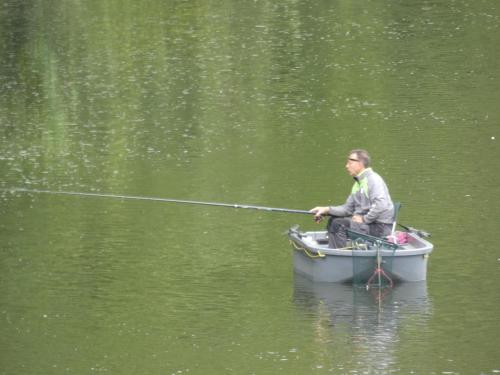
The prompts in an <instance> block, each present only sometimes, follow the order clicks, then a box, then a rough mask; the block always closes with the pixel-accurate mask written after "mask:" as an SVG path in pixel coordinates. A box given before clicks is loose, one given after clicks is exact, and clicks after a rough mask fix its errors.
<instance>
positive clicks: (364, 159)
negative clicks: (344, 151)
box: [349, 148, 372, 168]
mask: <svg viewBox="0 0 500 375" xmlns="http://www.w3.org/2000/svg"><path fill="white" fill-rule="evenodd" d="M352 154H356V157H357V158H358V159H359V161H360V162H361V163H362V164H363V165H364V166H365V168H368V167H369V166H370V165H371V163H372V159H371V157H370V154H369V153H368V151H366V150H363V149H361V148H358V149H355V150H351V152H349V155H352Z"/></svg>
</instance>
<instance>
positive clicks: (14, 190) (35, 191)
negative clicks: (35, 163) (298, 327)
mask: <svg viewBox="0 0 500 375" xmlns="http://www.w3.org/2000/svg"><path fill="white" fill-rule="evenodd" d="M0 190H2V191H9V192H11V193H33V194H53V195H76V196H84V197H99V198H115V199H129V200H140V201H155V202H167V203H182V204H193V205H205V206H216V207H228V208H243V209H251V210H262V211H272V212H284V213H291V214H307V215H313V213H312V212H309V211H306V210H293V209H289V208H277V207H264V206H251V205H247V204H229V203H218V202H203V201H191V200H186V199H170V198H155V197H141V196H134V195H119V194H106V193H87V192H78V191H62V190H41V189H24V188H12V189H0Z"/></svg>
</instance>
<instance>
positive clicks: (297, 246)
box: [290, 240, 325, 259]
mask: <svg viewBox="0 0 500 375" xmlns="http://www.w3.org/2000/svg"><path fill="white" fill-rule="evenodd" d="M290 243H291V244H292V246H293V247H294V249H295V250H299V251H303V252H304V253H305V254H306V255H307V256H308V257H309V258H312V259H316V258H324V257H325V254H323V253H321V252H319V251H318V255H314V254H313V253H311V252H310V251H309V250H307V249H306V248H305V247H302V246H299V245H297V244H296V243H295V242H294V241H292V240H290Z"/></svg>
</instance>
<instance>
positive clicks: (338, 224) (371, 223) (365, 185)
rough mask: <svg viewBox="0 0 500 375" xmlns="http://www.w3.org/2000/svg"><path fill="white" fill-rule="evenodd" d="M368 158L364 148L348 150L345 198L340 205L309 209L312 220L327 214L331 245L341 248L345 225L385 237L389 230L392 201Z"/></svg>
mask: <svg viewBox="0 0 500 375" xmlns="http://www.w3.org/2000/svg"><path fill="white" fill-rule="evenodd" d="M370 164H371V158H370V155H369V154H368V152H367V151H366V150H362V149H356V150H352V151H351V152H350V153H349V156H348V158H347V163H346V165H345V167H346V169H347V172H348V173H349V174H350V175H351V176H352V177H353V178H354V185H353V187H352V190H351V194H350V195H349V197H348V198H347V201H346V202H345V203H344V204H343V205H341V206H329V207H315V208H313V209H312V210H311V212H312V213H314V216H315V219H316V221H320V220H321V219H322V217H323V216H326V215H329V216H330V219H329V220H328V225H327V230H328V242H329V246H330V247H332V248H337V249H338V248H343V247H345V245H346V242H347V233H346V230H345V229H346V228H350V229H352V230H354V231H357V232H361V233H365V234H369V235H372V236H375V237H385V236H387V235H389V234H390V233H391V229H392V221H393V217H394V205H393V203H392V200H391V196H390V195H389V189H388V188H387V185H386V184H385V182H384V180H383V179H382V177H380V175H378V174H377V173H375V172H374V171H373V170H372V168H370Z"/></svg>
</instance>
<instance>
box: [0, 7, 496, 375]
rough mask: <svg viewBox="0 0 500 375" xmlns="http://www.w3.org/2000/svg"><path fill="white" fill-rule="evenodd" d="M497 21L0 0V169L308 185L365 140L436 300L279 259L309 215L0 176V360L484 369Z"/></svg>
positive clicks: (289, 188)
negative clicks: (417, 247)
mask: <svg viewBox="0 0 500 375" xmlns="http://www.w3.org/2000/svg"><path fill="white" fill-rule="evenodd" d="M499 25H500V22H499V11H498V9H497V5H496V3H495V2H492V1H479V2H469V1H465V0H464V1H454V2H451V3H450V2H444V1H433V2H418V1H417V2H412V3H411V4H410V3H407V2H391V3H387V4H379V3H376V2H359V1H355V2H349V3H343V2H330V3H322V4H316V3H313V2H308V1H306V2H303V1H302V2H298V1H291V0H290V1H285V2H280V3H279V4H275V3H273V2H269V1H257V2H246V3H236V2H218V1H209V2H183V1H167V2H147V3H131V2H113V1H106V2H93V1H91V2H79V1H67V2H62V3H60V2H50V1H41V2H29V1H25V2H22V3H19V2H13V1H8V2H5V3H4V4H3V5H2V9H1V11H0V31H1V32H0V41H1V43H0V51H1V53H0V59H1V61H0V62H1V64H0V171H1V174H2V181H1V183H0V185H1V186H2V187H11V186H25V187H30V186H34V187H38V188H49V189H66V190H80V191H102V192H109V193H117V194H134V195H145V196H148V195H149V196H160V197H168V198H179V199H197V200H208V201H220V202H228V203H247V204H258V205H265V206H273V207H290V208H297V209H307V208H310V207H313V206H315V205H316V204H318V203H322V202H324V203H327V202H335V203H337V202H341V201H342V200H343V199H344V197H345V195H346V194H347V193H348V190H349V187H350V182H349V178H348V176H346V174H345V172H344V170H343V163H344V158H345V154H346V152H347V151H348V150H349V149H351V148H354V147H359V146H363V147H366V148H367V149H369V150H370V151H371V152H372V154H373V156H374V160H375V169H376V170H378V171H379V172H380V173H381V174H383V175H384V177H385V178H386V180H387V181H388V183H389V186H390V188H391V193H392V196H393V197H394V198H395V199H397V200H401V201H402V202H403V204H404V206H403V210H402V212H401V220H402V222H403V223H405V224H409V225H414V226H417V227H419V226H421V227H424V228H425V229H427V230H429V231H431V232H433V233H434V240H433V241H434V243H435V246H436V250H435V252H434V253H433V255H432V258H431V261H430V267H429V278H430V279H429V281H428V288H429V294H430V295H431V296H432V304H431V303H430V302H431V299H430V297H429V296H427V290H425V291H426V292H425V293H424V295H421V296H420V297H418V296H417V297H416V298H415V299H413V300H408V299H401V298H400V297H399V294H398V291H397V290H396V291H394V293H391V294H390V295H389V296H387V297H386V298H385V299H384V301H383V302H384V303H383V304H382V306H381V307H382V310H379V309H378V308H379V307H380V306H379V305H378V303H377V300H376V299H373V298H372V296H370V295H368V294H366V293H364V292H362V291H358V290H355V289H352V288H350V287H346V288H344V287H340V288H335V287H332V288H329V289H328V288H326V289H321V290H319V291H318V290H317V289H316V288H315V287H314V286H310V285H308V284H306V285H305V286H304V285H303V284H302V283H300V282H297V280H295V279H294V278H293V274H292V264H291V256H290V250H289V249H288V246H287V242H286V240H285V238H284V236H282V235H281V233H282V232H283V231H284V230H285V229H286V228H288V227H289V226H290V225H291V224H295V223H299V224H301V225H302V226H304V227H311V228H317V227H314V226H313V224H311V223H310V221H309V218H307V217H301V216H290V215H280V214H268V213H260V212H244V211H237V210H227V209H219V208H199V207H179V206H175V205H162V204H152V203H150V202H132V203H131V202H119V201H112V202H111V201H109V202H108V201H103V200H94V199H87V198H85V199H81V198H68V197H64V198H63V197H37V196H15V195H11V194H2V200H1V204H0V233H1V237H2V244H1V245H0V246H1V247H0V248H1V251H2V256H1V263H0V267H1V273H0V274H1V276H0V285H1V286H2V295H1V297H0V318H1V322H2V323H0V333H1V334H0V337H1V339H0V346H1V348H2V350H1V354H0V355H1V357H0V372H2V373H6V374H9V373H16V374H22V373H25V374H32V373H35V372H36V373H41V374H53V373H86V372H94V371H95V372H97V371H108V372H114V373H158V374H159V373H162V374H163V373H167V374H172V373H181V372H182V373H188V372H190V373H203V374H207V373H208V374H210V373H213V374H219V373H257V374H265V373H269V374H271V373H272V374H275V373H277V372H287V373H310V372H316V373H330V372H333V373H347V372H349V371H354V370H358V371H360V370H363V369H365V370H366V371H372V372H373V373H377V372H378V373H384V371H390V370H398V369H401V371H403V372H411V371H413V372H415V373H430V372H450V373H453V372H455V373H479V372H483V373H489V372H492V371H498V369H499V368H500V364H499V363H498V360H497V359H496V357H497V356H496V355H495V354H496V353H495V352H494V350H495V348H496V347H497V346H498V345H497V337H498V333H499V332H498V324H496V322H497V318H496V316H497V313H496V311H497V310H498V306H499V302H500V301H499V300H498V297H497V295H496V294H495V293H494V290H495V285H496V284H497V283H498V276H497V275H498V255H497V254H496V253H497V252H496V249H495V248H494V246H491V245H489V244H492V243H495V241H496V238H495V233H498V229H500V228H499V227H498V220H497V218H496V216H495V213H496V212H497V211H498V207H499V206H498V200H497V199H496V193H495V192H496V187H497V185H498V182H499V181H498V175H497V174H496V173H494V170H493V169H494V167H492V166H491V165H492V164H494V162H493V161H494V160H498V157H499V151H498V147H497V145H496V142H497V139H499V137H500V135H499V134H498V121H499V117H500V116H499V114H500V111H499V110H498V104H497V103H498V102H499V99H500V98H499V92H500V90H498V89H499V81H498V79H499V78H498V77H499V69H498V64H497V61H498V59H499V57H500V56H499V52H498V48H497V44H498V38H499ZM481 161H483V162H484V161H486V166H485V167H483V166H481V165H480V164H479V163H480V162H481ZM488 161H490V162H488ZM472 251H473V253H471V252H472ZM407 294H408V293H406V292H405V293H403V295H407ZM337 297H338V298H337ZM418 302H423V304H419V303H418ZM421 306H424V308H420V307H421ZM430 306H432V308H431V307H430ZM372 315H373V316H374V318H377V317H380V318H381V319H380V320H377V319H371V317H372ZM479 321H481V324H479ZM384 334H386V336H384ZM384 337H385V338H388V339H389V341H391V342H392V341H393V342H396V345H388V343H389V341H384V340H383V339H384ZM461 337H467V338H468V339H467V340H459V339H458V338H461ZM450 340H453V342H454V345H449V341H450ZM384 349H387V350H385V351H384ZM384 354H385V355H384ZM377 361H378V362H377ZM374 362H377V363H376V364H374Z"/></svg>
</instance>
